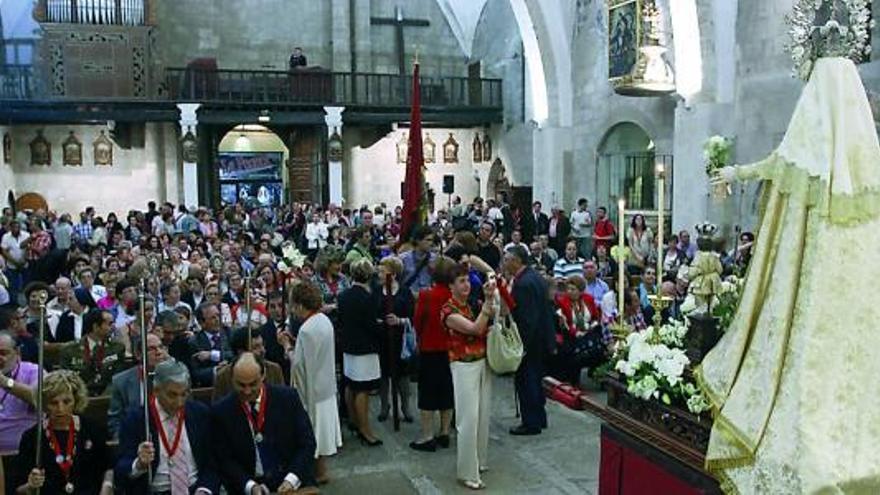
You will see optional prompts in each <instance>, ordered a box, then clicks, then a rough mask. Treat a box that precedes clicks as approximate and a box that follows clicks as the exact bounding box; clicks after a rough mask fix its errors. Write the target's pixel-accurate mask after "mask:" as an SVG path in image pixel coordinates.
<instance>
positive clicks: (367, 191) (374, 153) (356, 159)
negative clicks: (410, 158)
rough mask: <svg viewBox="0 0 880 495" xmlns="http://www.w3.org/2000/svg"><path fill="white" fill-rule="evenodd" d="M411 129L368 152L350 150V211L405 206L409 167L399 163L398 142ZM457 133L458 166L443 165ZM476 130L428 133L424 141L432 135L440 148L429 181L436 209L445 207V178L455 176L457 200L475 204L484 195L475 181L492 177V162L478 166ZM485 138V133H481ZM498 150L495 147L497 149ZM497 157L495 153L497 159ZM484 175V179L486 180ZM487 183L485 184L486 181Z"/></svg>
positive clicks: (346, 177)
mask: <svg viewBox="0 0 880 495" xmlns="http://www.w3.org/2000/svg"><path fill="white" fill-rule="evenodd" d="M407 131H408V130H407V129H399V130H396V131H392V132H391V133H389V134H388V135H387V136H385V137H384V138H382V139H380V140H379V141H377V142H376V143H375V144H373V145H372V146H370V147H368V148H361V147H360V146H354V147H352V148H350V149H347V150H346V153H345V156H344V157H343V190H344V196H345V198H344V199H345V205H346V206H347V207H352V208H356V207H360V206H361V205H364V204H366V205H371V206H372V205H376V204H379V203H382V202H384V203H386V204H387V205H389V206H391V205H399V204H402V201H401V200H400V183H401V182H403V180H404V176H405V175H406V165H405V164H403V163H397V142H398V140H399V139H400V138H401V136H402V135H403V134H405V133H406V132H407ZM450 132H451V133H453V135H454V136H455V140H456V141H458V144H459V150H458V159H459V162H458V163H453V164H449V163H443V143H445V142H446V140H447V139H448V138H449V133H450ZM474 132H475V131H474V130H473V129H434V128H432V129H426V130H424V131H423V134H422V135H423V138H424V137H427V136H428V135H429V134H430V136H431V139H433V140H434V142H435V143H436V145H437V154H436V156H437V163H431V164H427V174H426V177H425V178H426V180H427V182H428V186H429V187H430V188H431V189H433V190H434V192H435V193H436V194H435V198H436V199H435V205H436V207H437V208H441V207H445V206H446V203H447V196H446V195H445V194H443V176H444V175H454V176H455V192H454V193H453V196H456V195H457V196H461V197H462V199H463V200H465V201H469V200H472V199H473V198H474V197H475V196H478V195H480V193H481V192H480V188H479V183H478V182H477V180H476V179H475V171H477V173H479V174H485V175H488V170H489V165H490V164H491V162H485V163H481V164H478V165H476V166H475V165H474V162H473V152H472V142H473V139H474ZM479 132H480V135H481V138H482V135H483V132H484V130H483V129H479ZM493 148H494V146H493ZM494 156H497V154H496V152H495V150H493V159H494ZM485 175H484V176H485ZM483 182H484V183H485V180H483Z"/></svg>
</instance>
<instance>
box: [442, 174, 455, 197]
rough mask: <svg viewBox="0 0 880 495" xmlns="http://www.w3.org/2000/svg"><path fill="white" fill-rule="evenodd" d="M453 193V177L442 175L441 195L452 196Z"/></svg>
mask: <svg viewBox="0 0 880 495" xmlns="http://www.w3.org/2000/svg"><path fill="white" fill-rule="evenodd" d="M453 191H455V176H454V175H444V176H443V194H452V192H453Z"/></svg>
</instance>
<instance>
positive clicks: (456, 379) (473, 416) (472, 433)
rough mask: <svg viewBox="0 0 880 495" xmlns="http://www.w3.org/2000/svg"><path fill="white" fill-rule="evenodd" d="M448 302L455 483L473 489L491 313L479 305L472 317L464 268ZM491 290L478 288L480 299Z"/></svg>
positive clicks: (485, 444) (482, 439) (480, 463)
mask: <svg viewBox="0 0 880 495" xmlns="http://www.w3.org/2000/svg"><path fill="white" fill-rule="evenodd" d="M451 278H452V279H453V282H452V284H451V286H450V288H451V289H452V298H451V299H450V300H449V301H448V302H447V303H446V304H445V305H444V306H443V309H441V313H440V314H441V319H442V321H443V325H444V327H445V328H446V331H447V332H449V360H450V368H451V369H452V384H453V388H454V391H455V427H456V430H457V431H458V438H457V453H458V459H457V474H458V479H459V480H460V481H461V482H462V483H463V484H464V485H465V486H466V487H468V488H470V489H472V490H480V489H482V488H485V485H484V484H483V480H482V478H481V473H482V472H483V471H485V469H486V465H487V458H488V448H489V410H490V407H491V393H492V384H491V376H490V374H489V369H488V365H487V363H486V335H487V334H488V332H489V320H490V319H491V318H492V314H493V312H494V309H493V307H492V305H491V303H490V302H486V303H484V304H483V307H482V310H481V311H480V313H479V315H477V316H476V317H474V315H473V312H472V311H471V309H470V307H469V306H468V303H467V300H468V295H469V294H470V291H471V284H470V282H469V280H468V270H467V267H466V266H463V265H460V266H458V267H456V268H455V269H454V270H453V277H451ZM495 290H496V287H495V282H494V281H490V282H488V283H487V284H486V285H485V286H484V287H483V292H484V296H485V297H484V300H485V301H492V300H493V297H494V293H495Z"/></svg>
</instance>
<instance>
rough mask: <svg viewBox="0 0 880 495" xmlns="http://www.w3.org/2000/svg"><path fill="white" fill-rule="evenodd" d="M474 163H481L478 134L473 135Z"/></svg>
mask: <svg viewBox="0 0 880 495" xmlns="http://www.w3.org/2000/svg"><path fill="white" fill-rule="evenodd" d="M473 146H474V163H482V161H483V143H482V141H480V133H479V132H477V133H474V145H473Z"/></svg>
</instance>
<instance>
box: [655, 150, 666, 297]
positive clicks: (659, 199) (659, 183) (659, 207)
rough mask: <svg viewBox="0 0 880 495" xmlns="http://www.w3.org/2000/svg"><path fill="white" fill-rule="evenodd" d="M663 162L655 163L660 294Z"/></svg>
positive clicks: (662, 251)
mask: <svg viewBox="0 0 880 495" xmlns="http://www.w3.org/2000/svg"><path fill="white" fill-rule="evenodd" d="M664 172H665V170H664V168H663V163H658V164H657V187H658V188H659V189H658V190H657V203H658V204H657V284H656V285H657V295H660V282H661V281H662V280H663V258H664V257H665V256H666V253H664V246H663V220H664V218H663V216H664V215H663V208H664V206H665V203H664V199H665V198H664V197H665V195H666V176H665V173H664Z"/></svg>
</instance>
